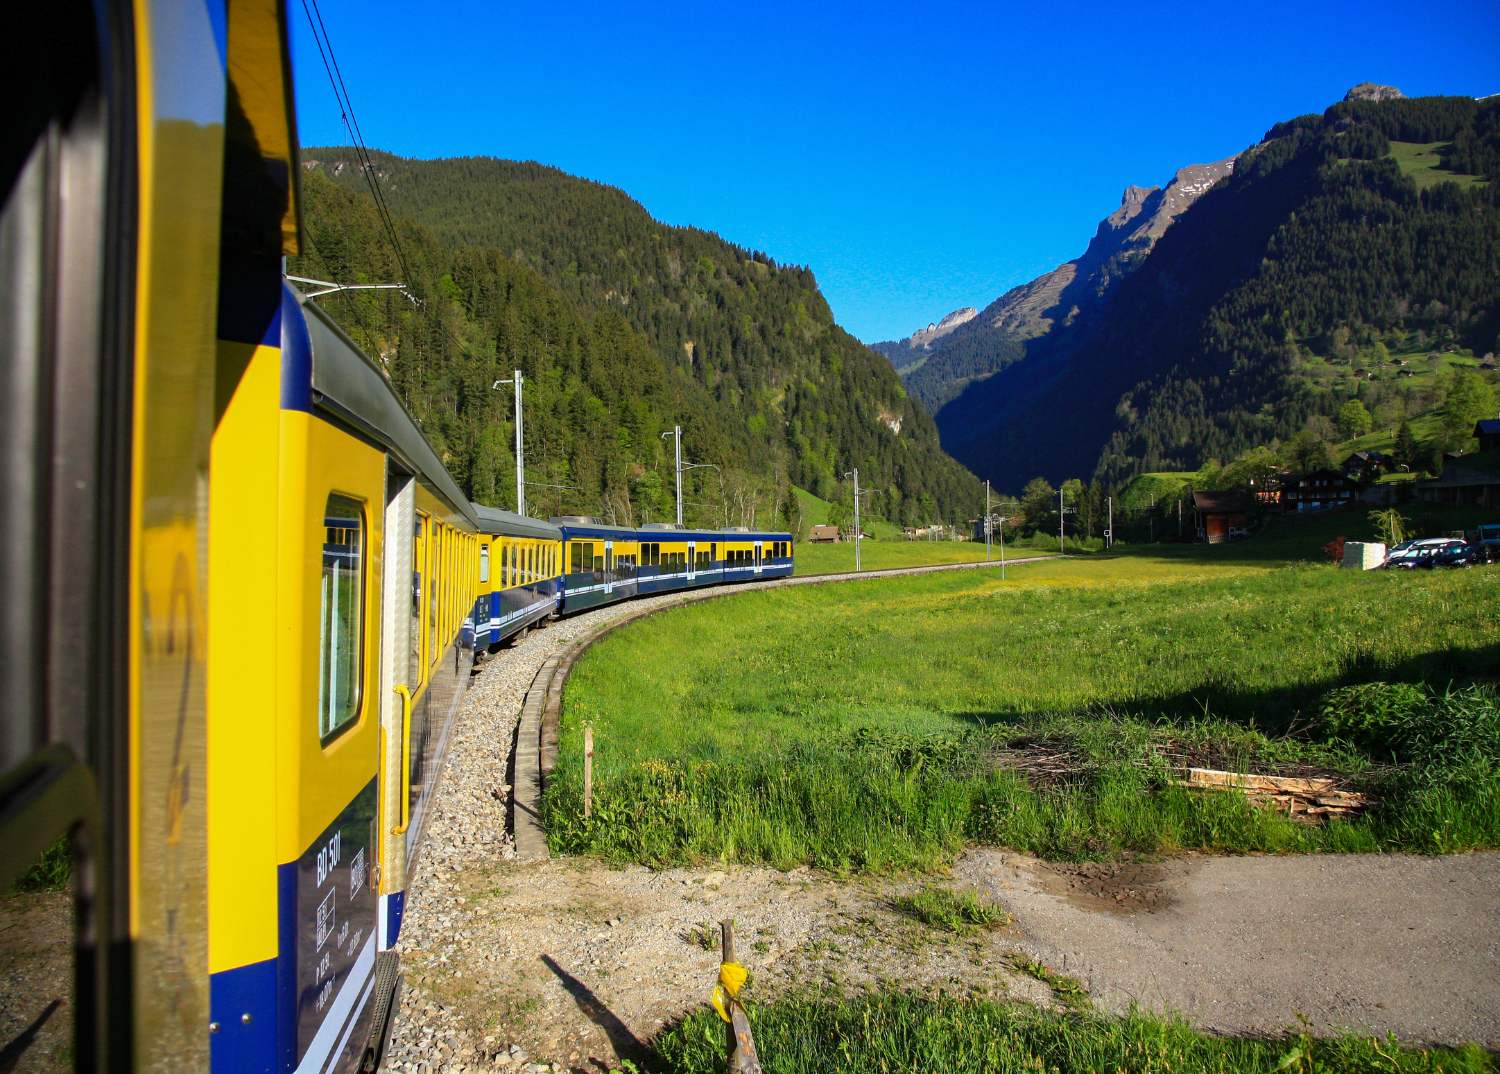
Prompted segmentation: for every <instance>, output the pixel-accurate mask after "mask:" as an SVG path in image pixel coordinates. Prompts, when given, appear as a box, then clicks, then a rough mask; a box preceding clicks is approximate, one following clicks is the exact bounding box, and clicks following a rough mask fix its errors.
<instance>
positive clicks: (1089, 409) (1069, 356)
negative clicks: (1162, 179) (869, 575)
mask: <svg viewBox="0 0 1500 1074" xmlns="http://www.w3.org/2000/svg"><path fill="white" fill-rule="evenodd" d="M1414 147H1415V149H1420V150H1424V151H1426V153H1427V154H1428V155H1429V156H1430V157H1432V158H1433V159H1435V160H1438V161H1440V162H1441V163H1440V165H1438V166H1435V167H1433V166H1430V165H1431V160H1429V162H1428V164H1427V165H1423V166H1422V169H1421V170H1420V172H1419V171H1418V170H1417V169H1416V168H1415V167H1414V166H1413V164H1412V162H1413V161H1415V160H1417V159H1418V158H1419V154H1418V153H1416V152H1415V150H1414ZM1433 155H1435V156H1433ZM957 335H958V333H955V337H957ZM1497 335H1500V100H1489V101H1484V102H1476V101H1474V100H1471V99H1469V98H1422V99H1414V100H1385V101H1367V100H1356V101H1346V102H1343V103H1340V104H1337V105H1334V106H1333V107H1332V108H1330V109H1329V110H1328V111H1327V112H1326V113H1324V114H1323V115H1321V116H1319V115H1312V116H1304V117H1301V118H1299V119H1296V120H1292V121H1290V122H1287V123H1281V124H1277V125H1276V126H1275V127H1273V128H1272V129H1271V130H1270V131H1269V132H1268V133H1267V134H1266V136H1265V138H1264V140H1263V141H1262V142H1261V143H1260V144H1259V145H1257V146H1255V147H1253V148H1251V149H1249V150H1247V151H1246V152H1245V153H1244V154H1242V155H1241V156H1240V157H1239V159H1238V162H1237V165H1236V167H1235V170H1234V173H1233V174H1232V175H1230V176H1227V177H1225V178H1223V179H1222V180H1220V181H1219V182H1218V183H1217V185H1215V186H1214V187H1213V188H1212V189H1211V190H1209V191H1208V192H1207V193H1206V194H1203V195H1202V196H1201V197H1200V198H1199V199H1198V200H1197V201H1196V202H1194V203H1193V205H1192V206H1191V207H1190V208H1189V209H1187V211H1186V212H1184V213H1183V214H1182V215H1181V216H1180V217H1179V218H1178V219H1177V220H1176V221H1175V223H1174V224H1173V225H1172V227H1171V228H1170V229H1169V230H1167V231H1166V232H1165V234H1164V235H1163V236H1162V237H1161V238H1160V240H1159V241H1158V242H1157V243H1156V245H1155V246H1154V248H1153V249H1152V250H1151V252H1150V254H1149V256H1148V257H1146V258H1145V260H1144V261H1143V262H1141V263H1140V264H1139V266H1138V267H1137V268H1136V270H1135V271H1134V272H1133V273H1132V274H1130V275H1129V276H1127V277H1126V278H1124V279H1123V280H1121V281H1120V282H1119V283H1118V285H1117V286H1115V287H1114V288H1113V289H1112V290H1111V291H1110V293H1109V295H1108V296H1107V298H1106V299H1105V300H1104V301H1102V302H1100V303H1098V304H1097V305H1095V306H1093V307H1085V308H1084V309H1082V310H1081V311H1079V313H1078V315H1077V316H1076V318H1075V319H1074V320H1073V321H1071V322H1070V323H1066V324H1062V325H1058V326H1055V327H1054V328H1053V330H1052V331H1050V332H1049V333H1047V334H1046V335H1044V336H1040V337H1038V338H1035V339H1031V340H1027V341H1025V344H1024V345H1025V355H1024V357H1022V358H1020V359H1019V360H1014V359H1012V360H1011V361H1010V364H1009V365H1007V367H1006V368H1004V369H1003V370H1002V371H1001V372H999V373H997V374H996V375H994V376H992V377H990V378H989V379H987V380H984V381H982V382H979V383H976V384H973V385H971V386H970V387H969V388H968V390H967V391H965V392H964V393H963V394H962V395H961V396H959V397H958V398H957V399H955V400H953V401H952V402H951V403H949V404H948V405H947V406H946V407H944V408H943V409H942V410H941V411H940V412H939V417H938V420H939V425H940V427H941V429H942V432H943V440H944V445H945V447H947V448H948V449H949V450H950V451H951V452H953V454H954V455H955V456H957V457H958V458H959V459H960V460H962V461H964V462H966V463H967V464H968V465H969V466H970V467H971V468H973V469H974V470H975V471H976V472H978V473H980V474H982V475H984V476H989V477H992V478H994V479H996V480H997V481H998V482H1001V483H1002V484H1004V485H1006V486H1008V487H1011V488H1019V487H1020V485H1021V484H1023V483H1024V482H1025V481H1026V480H1027V479H1028V478H1030V477H1032V476H1035V475H1038V474H1040V475H1043V476H1046V477H1049V478H1051V479H1053V480H1058V479H1061V478H1064V477H1068V476H1072V475H1078V474H1083V475H1094V476H1095V477H1097V478H1099V479H1101V480H1102V481H1103V482H1105V483H1106V484H1108V485H1112V486H1117V485H1119V484H1121V483H1123V482H1124V481H1126V480H1128V479H1129V478H1130V477H1131V476H1133V475H1134V474H1137V473H1141V472H1144V471H1157V470H1195V469H1197V468H1198V467H1199V466H1200V465H1202V464H1203V463H1204V462H1205V461H1206V460H1209V459H1213V458H1218V459H1228V458H1231V457H1233V456H1235V455H1238V454H1240V453H1241V452H1243V451H1245V450H1247V449H1249V448H1252V447H1256V446H1258V445H1262V444H1267V443H1270V442H1273V441H1277V440H1286V439H1288V438H1291V437H1293V436H1294V435H1297V434H1299V433H1304V432H1307V431H1308V430H1309V429H1313V430H1317V429H1320V428H1325V427H1329V428H1331V426H1332V422H1333V419H1334V417H1335V415H1336V414H1337V412H1338V411H1339V409H1340V408H1341V407H1342V406H1344V405H1346V404H1347V403H1348V402H1349V400H1350V399H1356V398H1357V399H1359V400H1360V401H1361V402H1362V403H1363V404H1364V405H1365V407H1366V409H1367V410H1368V411H1369V412H1371V413H1377V412H1383V413H1385V414H1386V415H1388V416H1392V417H1393V418H1394V420H1397V421H1399V420H1400V419H1401V418H1404V417H1406V416H1408V415H1410V414H1412V413H1415V412H1417V411H1419V410H1421V409H1422V408H1423V407H1424V406H1431V405H1433V404H1434V402H1435V400H1434V399H1433V398H1428V397H1423V398H1418V395H1420V394H1422V393H1426V396H1432V395H1433V393H1434V392H1438V393H1440V392H1441V391H1442V390H1443V389H1442V386H1441V385H1440V384H1439V385H1430V384H1423V385H1421V386H1420V387H1419V385H1418V384H1417V383H1414V382H1413V380H1411V379H1408V378H1410V375H1411V370H1409V369H1405V367H1406V366H1407V365H1408V363H1409V361H1411V360H1412V357H1413V356H1416V355H1420V360H1421V362H1422V363H1423V364H1424V368H1425V363H1426V362H1427V359H1428V357H1429V354H1437V353H1443V352H1447V351H1450V350H1455V349H1463V350H1467V351H1470V352H1472V353H1473V354H1475V355H1480V356H1482V355H1484V354H1485V353H1487V352H1492V351H1495V350H1497V349H1500V341H1497ZM1403 370H1404V371H1403Z"/></svg>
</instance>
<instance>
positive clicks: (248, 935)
mask: <svg viewBox="0 0 1500 1074" xmlns="http://www.w3.org/2000/svg"><path fill="white" fill-rule="evenodd" d="M29 18H32V19H33V24H32V25H31V26H30V27H29V29H30V30H31V32H30V33H29V34H28V35H27V41H28V47H27V48H26V49H25V50H20V51H19V53H18V56H17V57H16V61H17V63H19V64H20V67H19V68H18V69H16V70H14V72H13V73H15V74H16V75H17V76H18V77H19V78H20V84H21V85H23V86H25V87H26V90H25V93H24V95H23V96H22V97H21V98H19V102H18V104H17V107H16V108H15V109H14V110H13V113H12V116H11V119H10V120H8V121H7V122H8V126H9V128H10V130H11V133H12V134H13V137H12V138H10V139H8V140H7V146H6V150H5V152H6V154H7V155H6V156H5V157H4V158H0V190H3V192H4V203H3V209H0V272H3V277H4V279H5V280H6V281H7V286H6V288H5V289H4V294H3V297H0V301H3V302H4V303H5V309H4V313H5V315H4V316H3V317H0V389H3V390H0V411H3V413H0V437H4V443H3V448H4V453H3V458H4V460H5V463H4V465H3V466H0V496H3V497H4V502H5V503H6V504H7V507H8V508H9V510H10V511H11V512H13V515H12V517H14V518H16V519H26V520H28V524H26V525H22V526H19V527H17V530H16V532H15V533H14V534H13V535H12V539H11V540H9V541H8V542H6V544H5V545H4V546H3V551H0V596H3V598H4V600H3V602H0V606H3V608H4V612H3V613H0V653H3V655H4V657H5V659H6V663H7V667H8V669H9V670H10V672H11V683H10V689H9V697H8V702H9V704H8V706H7V715H6V718H5V719H4V721H3V722H0V885H4V886H5V887H6V888H7V889H8V888H9V886H10V885H11V883H12V881H14V880H15V878H16V877H18V876H20V875H22V874H23V873H25V872H26V871H27V869H28V867H31V866H33V865H34V864H35V863H37V862H38V861H44V862H45V861H46V860H47V859H48V857H49V855H51V854H52V852H53V851H54V850H55V849H56V848H58V847H61V848H62V850H63V857H64V858H65V859H66V863H65V864H66V868H65V869H64V871H65V872H66V873H68V874H69V875H70V880H69V890H70V891H71V893H72V897H71V899H69V900H66V902H65V905H66V907H67V912H69V913H71V918H72V920H71V931H72V934H73V937H74V956H73V960H72V961H73V972H72V980H71V985H70V987H69V988H67V989H65V991H66V994H67V998H66V1000H65V1001H64V1002H63V1003H61V1005H60V1007H59V1005H49V1004H48V1003H47V1001H46V997H38V998H37V999H36V1006H37V1009H36V1011H35V1012H33V1014H28V1012H27V1010H26V1009H25V1008H24V1004H25V1003H26V1002H27V1000H28V999H29V997H18V998H17V1004H18V1009H20V1010H21V1016H22V1017H23V1018H28V1017H29V1018H31V1021H30V1023H29V1025H25V1026H24V1032H22V1033H21V1035H20V1036H19V1037H17V1040H18V1041H20V1042H22V1043H24V1042H26V1041H28V1040H35V1039H37V1038H38V1037H39V1036H45V1035H46V1034H47V1033H50V1032H52V1031H53V1030H52V1027H53V1026H55V1025H56V1024H57V1022H58V1021H59V1020H66V1021H67V1022H69V1023H70V1024H71V1028H70V1029H69V1031H68V1036H69V1038H70V1041H69V1045H68V1047H66V1048H62V1049H59V1050H58V1051H57V1053H56V1054H55V1055H49V1056H47V1057H39V1058H40V1060H42V1061H45V1060H47V1059H57V1058H58V1057H59V1056H62V1057H64V1058H65V1059H66V1060H67V1061H69V1062H71V1065H72V1066H73V1067H74V1068H75V1069H78V1070H133V1069H152V1070H192V1071H200V1070H204V1069H210V1070H213V1071H216V1072H221V1071H251V1070H254V1071H301V1070H319V1071H324V1070H352V1069H355V1068H356V1067H358V1066H359V1065H360V1064H361V1062H362V1061H365V1060H366V1059H367V1058H368V1057H369V1056H370V1054H371V1052H372V1050H373V1048H374V1047H375V1046H377V1045H378V1043H379V1042H378V1040H372V1039H371V1028H372V1027H374V1026H376V1025H377V1024H378V1023H379V1020H380V1015H381V1013H382V1012H381V1008H382V1005H383V1004H385V1003H387V1002H388V1001H389V999H390V996H391V995H392V990H393V984H394V973H393V971H394V955H393V954H392V952H391V951H390V948H391V946H392V944H393V942H394V939H395V936H396V934H397V931H398V929H399V926H400V920H401V916H402V912H403V909H404V892H405V887H406V878H407V876H408V875H409V873H410V870H411V868H412V866H413V863H414V860H415V857H416V855H417V854H418V852H419V848H420V846H421V833H422V831H423V828H424V825H425V823H426V819H427V817H428V815H429V814H430V802H431V795H432V791H433V788H434V786H435V784H436V781H437V778H438V775H439V773H440V771H441V767H442V760H443V756H444V750H445V744H446V739H447V734H448V728H449V727H450V725H451V721H452V719H453V716H454V714H455V712H456V710H457V706H458V704H459V701H460V699H461V697H462V695H463V690H464V687H465V684H466V683H467V680H468V675H469V665H470V660H469V654H470V651H471V649H472V646H473V641H474V625H475V619H476V616H477V615H478V614H480V609H479V608H478V607H477V605H476V601H477V600H478V598H479V597H480V596H481V593H483V594H484V595H486V596H487V595H488V592H489V590H488V587H487V586H481V584H480V581H479V569H480V554H479V534H478V530H477V520H476V518H475V515H474V513H473V510H472V508H471V506H470V505H469V503H468V501H467V500H466V499H465V498H464V497H463V495H462V494H461V492H460V491H459V489H458V488H457V486H456V485H454V483H453V481H452V479H451V478H450V477H449V476H448V474H447V473H446V472H445V471H444V469H443V467H442V465H441V463H440V462H439V461H438V459H437V458H436V456H435V455H434V454H433V452H432V450H431V449H430V447H429V446H428V445H427V444H426V442H425V441H424V440H423V438H422V436H421V434H420V432H419V431H418V430H417V428H416V425H415V423H414V422H413V421H412V420H411V418H410V416H409V415H408V414H407V413H406V411H405V410H404V409H403V408H402V407H401V405H400V403H399V401H397V400H396V398H395V396H394V395H393V394H392V392H391V389H390V386H389V384H388V383H387V382H386V381H385V379H384V377H383V376H382V374H381V373H380V371H379V370H378V369H376V368H375V366H374V365H373V364H372V363H370V362H369V361H368V360H367V359H366V358H365V357H364V356H363V355H360V354H359V353H358V350H357V348H355V347H354V346H353V345H352V344H351V343H350V342H349V340H348V339H347V338H346V337H344V336H343V334H342V333H340V332H339V331H338V329H337V327H336V326H334V325H333V323H332V322H331V321H329V320H328V319H327V318H326V317H324V316H323V315H322V314H321V313H320V312H319V311H317V310H316V309H314V308H311V307H309V306H308V305H307V304H306V303H305V302H303V301H302V300H301V299H300V298H299V297H298V296H297V295H295V294H293V293H291V292H289V291H287V290H285V289H284V285H283V282H282V258H283V257H284V256H285V255H287V254H293V253H296V252H297V242H298V233H299V229H298V215H297V214H298V198H297V188H296V176H297V162H296V134H295V124H294V120H293V114H292V106H291V93H290V74H289V67H288V61H287V54H286V35H287V25H286V11H285V9H284V7H283V5H282V4H281V3H280V2H278V0H232V2H225V0H202V2H197V3H191V4H171V3H164V2H153V0H138V2H135V3H130V2H124V0H120V2H115V3H106V4H93V3H89V2H86V0H60V2H58V3H55V4H50V5H45V6H44V7H42V8H39V9H37V11H36V12H34V13H33V15H32V16H29ZM21 1061H22V1062H23V1063H25V1062H29V1061H30V1058H29V1057H27V1056H25V1055H22V1056H21Z"/></svg>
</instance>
